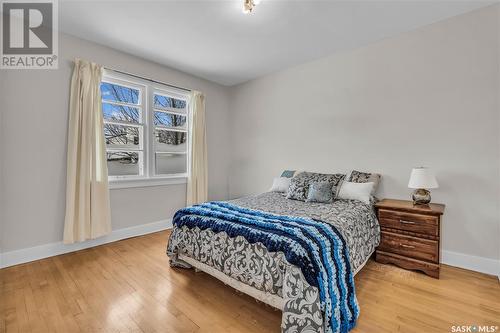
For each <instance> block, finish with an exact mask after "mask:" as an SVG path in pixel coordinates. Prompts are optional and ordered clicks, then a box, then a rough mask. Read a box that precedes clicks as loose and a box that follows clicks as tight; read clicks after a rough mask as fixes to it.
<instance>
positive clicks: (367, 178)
mask: <svg viewBox="0 0 500 333" xmlns="http://www.w3.org/2000/svg"><path fill="white" fill-rule="evenodd" d="M347 181H349V182H353V183H369V182H372V183H373V190H372V195H374V194H375V192H376V191H377V187H378V184H379V182H380V175H379V174H378V173H368V172H361V171H356V170H353V171H352V172H351V175H350V176H349V179H348V180H347Z"/></svg>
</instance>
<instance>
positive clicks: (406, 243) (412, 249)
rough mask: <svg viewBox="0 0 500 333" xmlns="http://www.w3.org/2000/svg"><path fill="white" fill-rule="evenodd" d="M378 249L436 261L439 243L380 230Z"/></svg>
mask: <svg viewBox="0 0 500 333" xmlns="http://www.w3.org/2000/svg"><path fill="white" fill-rule="evenodd" d="M378 249H379V250H381V251H385V252H391V253H397V254H400V255H403V256H408V257H411V258H415V259H422V260H428V261H431V262H438V258H439V243H438V242H437V241H433V240H427V239H421V238H416V237H411V236H405V235H399V234H395V233H392V232H382V238H381V240H380V245H379V247H378Z"/></svg>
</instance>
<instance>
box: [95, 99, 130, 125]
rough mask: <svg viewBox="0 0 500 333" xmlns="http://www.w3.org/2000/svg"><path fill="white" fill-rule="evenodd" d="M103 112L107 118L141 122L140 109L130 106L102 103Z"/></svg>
mask: <svg viewBox="0 0 500 333" xmlns="http://www.w3.org/2000/svg"><path fill="white" fill-rule="evenodd" d="M102 113H103V116H104V119H106V120H119V121H128V122H131V123H139V109H138V108H132V107H129V106H123V105H116V104H109V103H102Z"/></svg>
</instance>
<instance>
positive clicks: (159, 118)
mask: <svg viewBox="0 0 500 333" xmlns="http://www.w3.org/2000/svg"><path fill="white" fill-rule="evenodd" d="M155 125H161V126H168V127H184V125H186V116H179V115H176V114H171V113H165V112H158V111H156V112H155Z"/></svg>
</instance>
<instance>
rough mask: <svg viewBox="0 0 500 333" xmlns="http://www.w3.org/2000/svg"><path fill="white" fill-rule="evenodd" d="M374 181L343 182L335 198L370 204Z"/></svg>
mask: <svg viewBox="0 0 500 333" xmlns="http://www.w3.org/2000/svg"><path fill="white" fill-rule="evenodd" d="M374 185H375V183H373V182H369V183H352V182H343V183H342V185H341V187H340V191H339V193H338V196H337V199H348V200H359V201H362V202H364V203H366V204H370V196H371V193H372V190H373V186H374Z"/></svg>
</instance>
